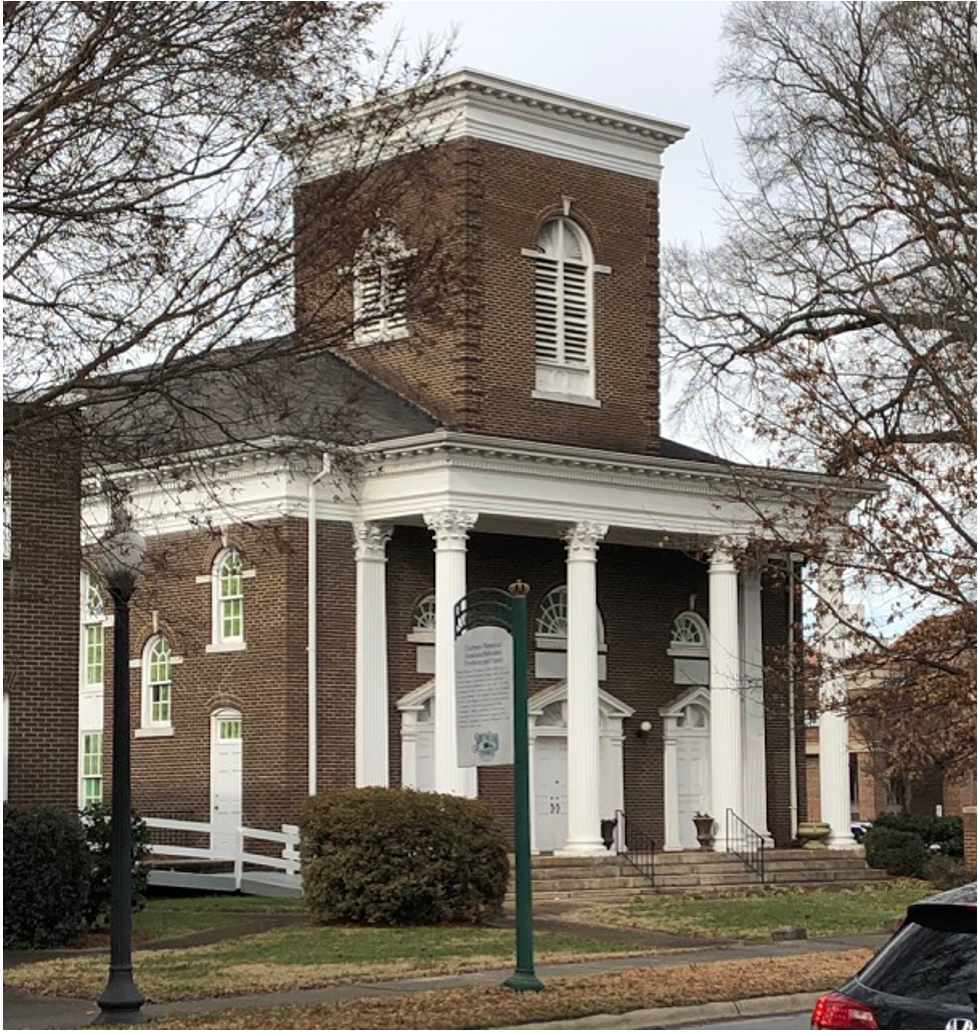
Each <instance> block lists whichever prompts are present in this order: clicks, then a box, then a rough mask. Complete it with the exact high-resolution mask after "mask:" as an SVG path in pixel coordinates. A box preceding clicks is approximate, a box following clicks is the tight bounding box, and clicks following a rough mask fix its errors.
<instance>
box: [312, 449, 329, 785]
mask: <svg viewBox="0 0 978 1032" xmlns="http://www.w3.org/2000/svg"><path fill="white" fill-rule="evenodd" d="M329 470H330V463H329V456H328V455H326V454H324V455H323V468H322V469H321V470H320V471H319V472H318V473H317V474H316V475H315V476H314V477H311V478H310V480H309V485H308V488H307V501H306V505H307V513H306V516H307V524H308V541H307V547H306V553H307V563H308V565H307V570H306V592H307V616H308V627H307V632H306V633H307V644H306V678H307V696H308V701H309V795H311V796H313V795H315V794H316V789H317V787H318V771H317V755H316V753H317V745H318V738H319V728H318V710H319V691H318V686H317V683H316V674H317V673H318V666H319V663H318V659H317V643H316V615H317V614H316V598H317V586H316V560H317V556H316V535H317V523H316V487H317V485H318V484H319V481H320V480H322V479H323V477H324V476H326V474H327V473H329Z"/></svg>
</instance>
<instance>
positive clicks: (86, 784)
mask: <svg viewBox="0 0 978 1032" xmlns="http://www.w3.org/2000/svg"><path fill="white" fill-rule="evenodd" d="M100 802H102V779H101V778H85V779H84V780H83V781H82V803H83V804H84V805H85V806H88V805H89V803H100Z"/></svg>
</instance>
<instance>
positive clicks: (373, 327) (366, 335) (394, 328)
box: [353, 223, 411, 344]
mask: <svg viewBox="0 0 978 1032" xmlns="http://www.w3.org/2000/svg"><path fill="white" fill-rule="evenodd" d="M410 257H411V252H410V251H408V250H407V249H406V248H405V246H404V241H403V240H402V239H401V234H400V233H398V231H397V229H396V228H395V227H394V226H393V225H391V224H390V223H387V224H385V225H383V226H381V227H380V228H379V229H376V230H366V231H365V232H364V234H363V242H362V243H361V245H360V249H359V250H358V251H357V257H356V263H355V265H354V270H353V340H354V342H355V343H357V344H373V343H374V342H376V341H380V340H396V339H398V338H400V337H405V336H407V275H406V274H407V261H408V259H409V258H410Z"/></svg>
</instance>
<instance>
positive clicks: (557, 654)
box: [533, 584, 607, 681]
mask: <svg viewBox="0 0 978 1032" xmlns="http://www.w3.org/2000/svg"><path fill="white" fill-rule="evenodd" d="M595 617H596V619H597V624H598V652H599V653H601V655H599V656H598V677H599V678H600V679H601V680H602V681H603V680H604V679H605V675H606V664H605V656H604V653H605V652H606V651H607V647H606V645H605V640H604V621H603V620H602V619H601V614H600V613H599V612H596V613H595ZM533 629H534V633H535V639H536V649H537V651H536V676H537V677H540V678H563V677H566V676H567V585H566V584H561V585H560V586H559V587H556V588H553V589H551V590H550V591H548V592H547V594H546V595H544V596H543V598H542V599H541V600H540V604H539V605H538V606H537V611H536V617H535V619H534V622H533Z"/></svg>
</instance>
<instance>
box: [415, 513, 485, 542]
mask: <svg viewBox="0 0 978 1032" xmlns="http://www.w3.org/2000/svg"><path fill="white" fill-rule="evenodd" d="M478 518H479V514H478V513H477V512H466V511H465V510H464V509H437V510H436V511H435V512H426V513H425V514H424V521H425V523H426V524H427V526H428V529H429V530H430V531H431V533H432V534H434V536H435V546H436V547H437V548H465V542H466V541H467V540H468V537H469V531H470V530H471V529H472V528H473V527H474V526H475V523H476V520H477V519H478Z"/></svg>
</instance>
